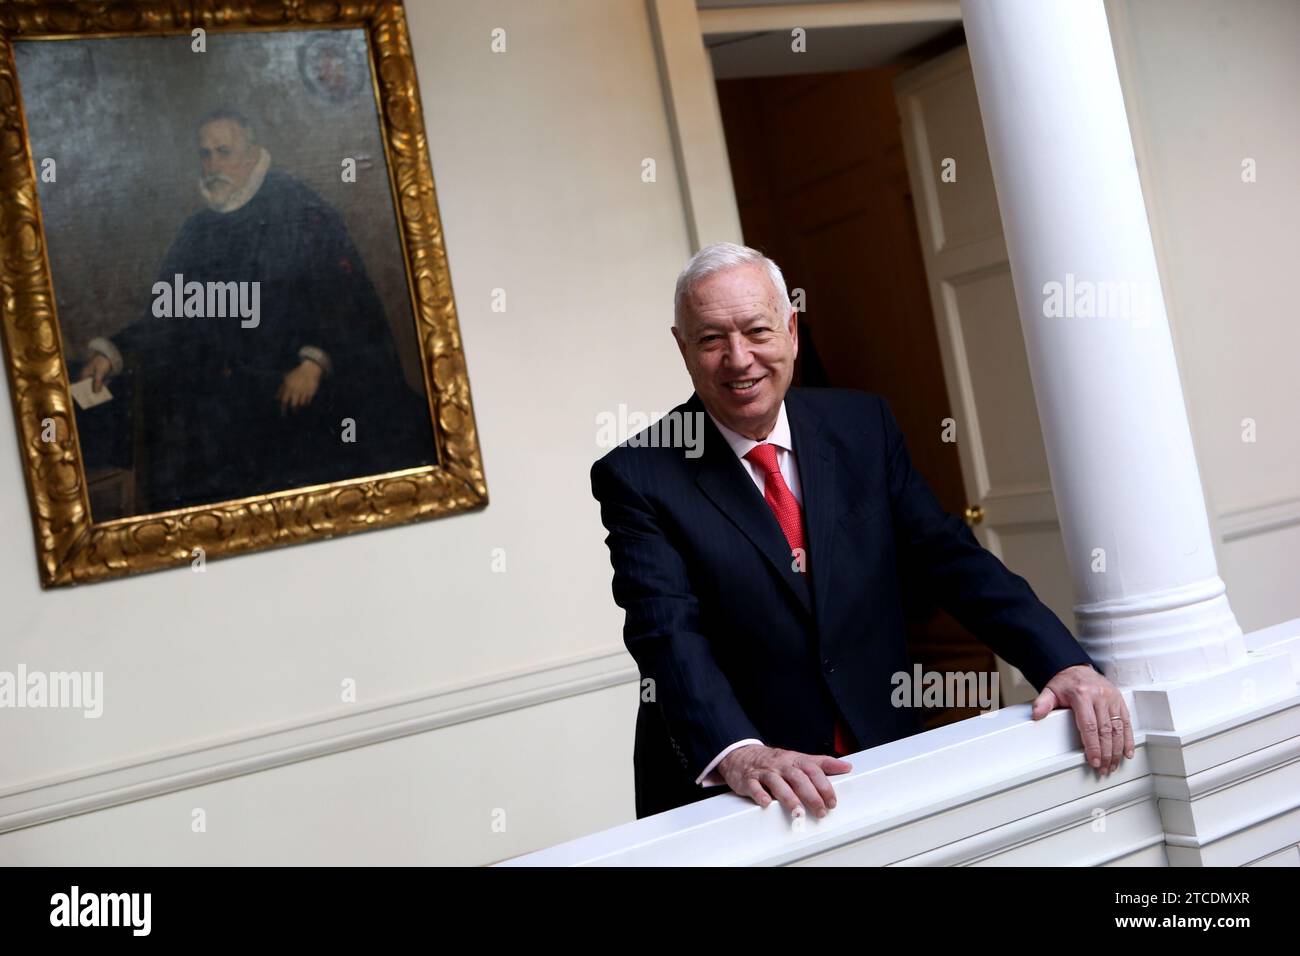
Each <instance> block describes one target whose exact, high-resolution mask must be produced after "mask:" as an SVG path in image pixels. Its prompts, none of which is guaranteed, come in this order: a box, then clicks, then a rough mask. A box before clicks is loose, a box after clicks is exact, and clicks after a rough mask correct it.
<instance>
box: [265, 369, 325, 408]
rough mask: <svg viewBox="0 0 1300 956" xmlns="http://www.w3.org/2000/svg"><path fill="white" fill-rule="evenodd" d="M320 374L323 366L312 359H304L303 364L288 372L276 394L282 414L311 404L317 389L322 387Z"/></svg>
mask: <svg viewBox="0 0 1300 956" xmlns="http://www.w3.org/2000/svg"><path fill="white" fill-rule="evenodd" d="M320 376H321V367H320V366H319V365H317V364H316V363H315V362H313V361H311V360H310V359H303V360H302V364H301V365H299V366H298V367H297V368H296V369H294V370H293V371H292V372H288V373H286V374H285V376H284V381H283V382H281V383H280V391H278V392H276V394H275V399H276V401H278V402H279V403H280V414H281V415H283V414H284V413H285V412H290V411H293V412H296V411H297V410H298V409H300V408H305V407H306V406H307V405H309V404H311V400H312V399H313V398H315V397H316V390H317V389H318V388H320Z"/></svg>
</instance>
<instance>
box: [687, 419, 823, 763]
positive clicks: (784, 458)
mask: <svg viewBox="0 0 1300 956" xmlns="http://www.w3.org/2000/svg"><path fill="white" fill-rule="evenodd" d="M709 418H712V419H713V424H715V425H717V426H718V431H720V432H722V437H723V438H725V439H726V440H727V444H728V445H730V446H731V450H732V451H733V452H735V453H736V457H737V458H739V459H740V464H741V466H742V467H743V468H744V469H745V471H746V472H748V474H749V477H750V478H751V479H752V480H753V482H754V485H755V486H756V487H757V488H758V493H759V495H760V496H761V495H763V494H765V491H766V489H765V486H766V484H767V476H766V475H765V474H764V473H763V470H762V469H761V468H759V467H758V466H757V465H756V464H754V463H753V462H752V461H747V460H746V459H745V456H746V455H747V454H749V451H750V449H751V448H753V447H754V446H755V445H761V444H764V443H766V444H769V445H775V446H776V463H777V467H779V468H780V469H781V477H782V478H784V479H785V483H786V486H787V487H788V488H789V489H790V493H791V494H792V495H794V500H795V501H797V502H799V504H800V506H802V505H803V489H802V488H800V486H799V468H798V462H797V461H796V460H795V457H794V442H793V441H792V440H791V438H790V420H789V419H788V418H786V416H785V402H784V401H783V402H781V408H780V410H779V411H778V412H777V415H776V424H775V425H774V426H772V433H771V434H770V435H768V436H767V438H765V439H763V441H762V442H756V441H754V439H752V438H746V437H745V436H744V435H741V434H740V433H738V432H734V431H732V430H731V429H730V428H728V427H727V426H726V425H724V424H722V422H720V421H718V420H717V419H716V418H713V414H712V413H711V412H710V413H709ZM766 503H767V502H766V501H764V504H766ZM750 744H758V745H759V746H762V745H763V741H761V740H757V739H755V738H753V737H747V738H745V739H744V740H737V741H736V742H735V743H734V744H731V745H730V746H728V747H724V748H723V750H722V752H721V753H719V754H718V755H717V756H716V757H714V758H713V760H712V761H710V763H709V765H708V766H707V767H705V768H704V772H703V773H701V774H700V775H699V776H698V777H696V778H695V782H696V783H698V784H699V785H700V786H701V787H716V786H718V785H719V784H723V783H726V782H727V781H725V780H723V779H722V775H721V774H718V773H715V772H714V770H713V768H714V767H716V766H717V765H718V764H719V763H721V762H722V758H723V757H725V756H726V755H727V754H729V753H731V752H732V751H733V750H738V749H740V748H741V747H747V746H749V745H750Z"/></svg>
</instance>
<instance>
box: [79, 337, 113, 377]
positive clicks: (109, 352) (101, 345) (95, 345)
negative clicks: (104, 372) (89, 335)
mask: <svg viewBox="0 0 1300 956" xmlns="http://www.w3.org/2000/svg"><path fill="white" fill-rule="evenodd" d="M86 347H87V348H89V349H90V350H91V351H92V352H98V353H99V354H100V355H102V356H104V358H106V359H108V364H109V365H110V366H111V368H112V372H113V374H114V375H118V374H120V373H121V371H122V353H121V352H119V351H118V350H117V346H116V345H114V344H113V342H112V340H111V339H106V338H103V337H102V336H97V337H95V338H93V339H91V340H90V341H89V342H87V343H86Z"/></svg>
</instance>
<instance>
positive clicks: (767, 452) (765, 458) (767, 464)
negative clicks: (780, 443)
mask: <svg viewBox="0 0 1300 956" xmlns="http://www.w3.org/2000/svg"><path fill="white" fill-rule="evenodd" d="M745 458H747V459H748V460H749V461H752V462H753V463H754V464H755V465H757V466H758V467H759V468H761V469H762V470H763V473H764V474H765V475H770V474H773V473H774V472H779V471H780V470H781V469H780V468H779V467H777V464H776V446H775V445H769V444H768V443H766V442H764V443H763V444H761V445H755V446H754V447H753V448H751V449H750V450H749V451H748V452H747V453H746V454H745Z"/></svg>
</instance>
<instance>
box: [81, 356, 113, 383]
mask: <svg viewBox="0 0 1300 956" xmlns="http://www.w3.org/2000/svg"><path fill="white" fill-rule="evenodd" d="M112 371H113V363H112V362H110V361H109V360H108V356H107V355H101V354H100V353H98V352H96V353H95V357H94V358H92V359H91V360H90V361H89V362H87V363H86V364H85V365H83V366H82V368H81V378H82V379H87V378H93V379H94V380H95V381H94V382H92V383H91V386H90V390H91V391H92V392H98V391H102V390H103V388H104V380H105V379H106V378H108V376H109V374H110V373H111V372H112Z"/></svg>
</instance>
